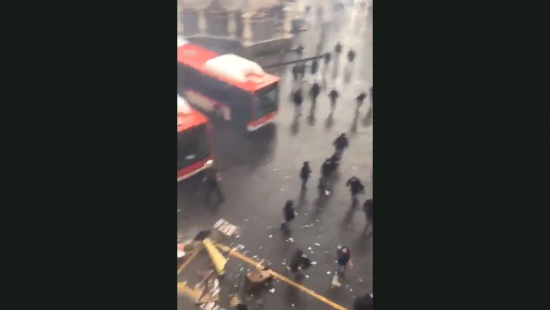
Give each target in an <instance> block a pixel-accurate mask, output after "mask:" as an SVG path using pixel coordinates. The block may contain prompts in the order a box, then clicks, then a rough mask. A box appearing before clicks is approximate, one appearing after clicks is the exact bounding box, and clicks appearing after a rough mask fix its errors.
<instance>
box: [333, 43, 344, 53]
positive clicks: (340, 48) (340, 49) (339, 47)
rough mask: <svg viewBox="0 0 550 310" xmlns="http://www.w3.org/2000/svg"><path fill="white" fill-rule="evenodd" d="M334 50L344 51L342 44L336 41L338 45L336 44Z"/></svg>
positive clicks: (337, 51)
mask: <svg viewBox="0 0 550 310" xmlns="http://www.w3.org/2000/svg"><path fill="white" fill-rule="evenodd" d="M334 51H335V52H336V54H340V53H342V44H340V42H338V43H336V46H334Z"/></svg>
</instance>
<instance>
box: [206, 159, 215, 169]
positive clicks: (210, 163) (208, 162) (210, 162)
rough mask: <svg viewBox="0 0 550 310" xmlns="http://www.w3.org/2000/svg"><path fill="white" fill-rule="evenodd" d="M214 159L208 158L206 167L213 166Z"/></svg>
mask: <svg viewBox="0 0 550 310" xmlns="http://www.w3.org/2000/svg"><path fill="white" fill-rule="evenodd" d="M213 163H214V161H213V160H212V159H210V160H208V161H207V162H206V164H204V165H205V166H206V167H211V166H212V164H213Z"/></svg>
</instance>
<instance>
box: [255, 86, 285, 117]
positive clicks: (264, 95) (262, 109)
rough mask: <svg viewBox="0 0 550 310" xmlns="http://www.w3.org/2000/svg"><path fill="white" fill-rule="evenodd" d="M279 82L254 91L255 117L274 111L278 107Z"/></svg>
mask: <svg viewBox="0 0 550 310" xmlns="http://www.w3.org/2000/svg"><path fill="white" fill-rule="evenodd" d="M278 84H279V83H275V84H273V85H271V86H268V87H266V88H264V89H261V90H259V91H258V92H257V93H256V96H257V99H258V106H257V107H256V119H259V118H262V117H264V116H265V115H267V114H269V113H272V112H275V111H277V110H278V109H279V85H278Z"/></svg>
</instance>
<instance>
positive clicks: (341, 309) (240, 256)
mask: <svg viewBox="0 0 550 310" xmlns="http://www.w3.org/2000/svg"><path fill="white" fill-rule="evenodd" d="M216 247H218V248H219V249H220V250H222V251H224V252H228V253H229V255H231V256H233V257H236V258H238V259H240V260H242V261H244V262H246V263H248V264H250V265H252V266H255V267H258V266H260V268H261V264H260V262H258V261H256V260H254V259H252V258H249V257H248V256H245V255H243V254H241V253H239V252H237V251H233V248H231V247H228V246H225V245H223V244H219V243H217V244H216ZM269 274H271V275H272V276H273V277H274V278H276V279H279V280H281V281H283V282H285V283H286V284H289V285H292V286H294V287H296V288H298V289H300V290H301V291H303V292H305V293H306V294H308V295H310V296H311V297H315V298H317V299H318V300H320V301H322V302H324V303H326V304H327V305H329V306H332V307H333V308H334V309H337V310H348V309H346V308H344V307H342V306H340V305H339V304H337V303H335V302H333V301H331V300H328V299H327V298H325V297H324V296H321V295H319V294H317V293H315V292H314V291H312V290H310V289H308V288H307V287H305V286H303V285H300V284H298V283H296V282H294V281H292V280H290V279H289V278H287V277H285V276H282V275H280V274H278V273H276V272H275V271H273V270H271V269H270V270H269Z"/></svg>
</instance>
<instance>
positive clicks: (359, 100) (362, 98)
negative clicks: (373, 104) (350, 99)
mask: <svg viewBox="0 0 550 310" xmlns="http://www.w3.org/2000/svg"><path fill="white" fill-rule="evenodd" d="M366 98H367V93H366V92H362V93H361V94H359V96H357V98H355V99H356V100H357V109H359V108H360V107H361V106H362V105H363V101H365V99H366Z"/></svg>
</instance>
